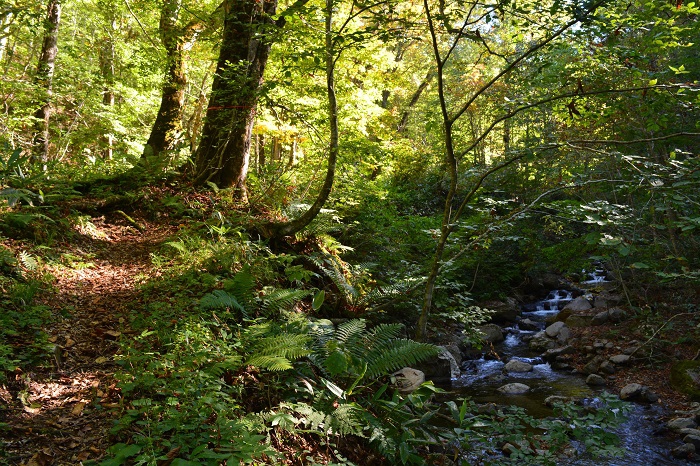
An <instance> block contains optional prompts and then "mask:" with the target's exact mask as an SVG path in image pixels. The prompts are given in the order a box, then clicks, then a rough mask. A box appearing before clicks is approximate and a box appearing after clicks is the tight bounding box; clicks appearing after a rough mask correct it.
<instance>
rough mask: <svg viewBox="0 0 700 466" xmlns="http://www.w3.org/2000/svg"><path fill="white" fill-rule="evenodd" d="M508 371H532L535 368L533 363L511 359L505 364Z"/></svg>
mask: <svg viewBox="0 0 700 466" xmlns="http://www.w3.org/2000/svg"><path fill="white" fill-rule="evenodd" d="M504 369H505V370H506V372H530V371H532V369H533V366H532V364H530V363H529V362H525V361H520V360H518V359H511V360H510V361H508V363H507V364H506V365H505V367H504Z"/></svg>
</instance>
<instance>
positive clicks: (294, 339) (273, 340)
mask: <svg viewBox="0 0 700 466" xmlns="http://www.w3.org/2000/svg"><path fill="white" fill-rule="evenodd" d="M248 336H250V335H248ZM308 341H309V337H308V336H307V335H304V334H291V333H282V334H279V335H272V336H267V337H264V338H261V339H257V340H256V341H255V346H254V347H253V349H252V350H251V356H250V358H248V361H247V364H249V365H252V366H257V367H260V368H263V369H269V370H272V371H283V370H287V369H291V368H292V361H294V360H295V359H299V358H302V357H304V356H308V355H309V354H310V353H311V351H310V350H309V348H308Z"/></svg>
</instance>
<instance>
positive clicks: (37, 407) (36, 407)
mask: <svg viewBox="0 0 700 466" xmlns="http://www.w3.org/2000/svg"><path fill="white" fill-rule="evenodd" d="M24 410H25V411H26V412H28V413H29V414H39V413H40V412H41V404H40V403H32V404H30V405H28V406H24Z"/></svg>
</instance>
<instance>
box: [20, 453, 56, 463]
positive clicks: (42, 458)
mask: <svg viewBox="0 0 700 466" xmlns="http://www.w3.org/2000/svg"><path fill="white" fill-rule="evenodd" d="M52 463H53V455H52V454H51V451H50V450H47V449H43V450H41V451H38V452H36V453H35V454H34V456H32V457H31V458H30V459H29V461H28V462H27V464H26V465H25V466H50V465H51V464H52Z"/></svg>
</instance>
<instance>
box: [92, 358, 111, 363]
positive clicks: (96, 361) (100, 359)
mask: <svg viewBox="0 0 700 466" xmlns="http://www.w3.org/2000/svg"><path fill="white" fill-rule="evenodd" d="M107 361H109V358H105V357H104V356H100V357H99V358H97V359H95V364H104V363H106V362H107Z"/></svg>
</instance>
